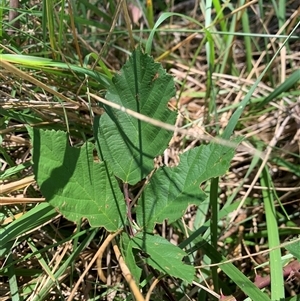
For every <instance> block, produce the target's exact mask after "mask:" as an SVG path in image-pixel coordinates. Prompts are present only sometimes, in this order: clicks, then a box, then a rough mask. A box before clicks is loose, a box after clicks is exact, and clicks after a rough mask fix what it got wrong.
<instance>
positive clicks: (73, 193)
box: [32, 129, 126, 231]
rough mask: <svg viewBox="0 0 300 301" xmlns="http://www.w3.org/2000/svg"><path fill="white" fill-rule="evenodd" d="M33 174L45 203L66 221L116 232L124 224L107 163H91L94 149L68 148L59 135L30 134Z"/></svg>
mask: <svg viewBox="0 0 300 301" xmlns="http://www.w3.org/2000/svg"><path fill="white" fill-rule="evenodd" d="M32 135H33V137H32V138H33V163H34V174H35V177H36V180H37V183H38V184H39V186H40V189H41V192H42V193H43V195H44V196H45V197H46V199H47V201H48V202H49V203H50V204H51V205H52V206H54V207H56V209H57V210H58V211H59V212H61V213H62V214H63V215H64V216H65V217H66V218H67V219H69V220H72V221H75V222H77V221H78V220H79V219H81V218H84V217H85V218H87V219H88V220H89V223H90V225H91V226H93V227H102V226H103V227H105V228H106V229H107V230H108V231H116V230H117V229H119V228H120V227H122V225H123V224H124V222H123V220H124V218H125V215H126V208H125V202H124V198H123V196H122V193H121V191H120V189H119V186H118V184H117V181H116V179H115V178H114V176H113V175H112V173H111V171H110V170H109V168H108V166H107V164H106V163H104V162H101V163H95V162H94V161H93V149H94V146H93V145H92V144H91V143H86V144H84V145H83V146H82V147H81V148H75V147H71V146H70V145H69V142H68V139H67V134H66V133H65V132H62V131H58V132H55V131H44V130H37V129H34V130H33V133H32Z"/></svg>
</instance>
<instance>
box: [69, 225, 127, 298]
mask: <svg viewBox="0 0 300 301" xmlns="http://www.w3.org/2000/svg"><path fill="white" fill-rule="evenodd" d="M121 232H122V229H120V230H119V231H117V232H115V233H113V234H111V233H110V234H109V235H108V236H107V237H106V239H105V241H104V242H103V244H102V245H101V247H100V248H99V250H98V251H97V253H96V254H95V255H94V257H93V259H92V260H91V262H90V263H89V265H88V266H87V268H86V269H85V270H84V272H83V273H82V274H81V276H80V277H79V279H78V281H77V282H76V284H75V286H74V288H73V290H72V292H71V294H70V296H69V298H68V300H67V301H71V300H73V297H74V295H75V293H76V291H77V289H78V287H79V285H80V283H81V282H82V280H83V278H84V276H85V275H86V274H87V272H88V271H89V270H90V268H91V267H92V265H93V264H94V262H95V261H96V260H97V258H98V257H99V256H100V255H101V254H103V253H104V250H105V249H106V248H107V246H108V245H109V243H110V242H111V241H112V239H114V238H115V237H116V236H117V235H118V234H120V233H121ZM100 269H101V266H100ZM98 273H99V267H98Z"/></svg>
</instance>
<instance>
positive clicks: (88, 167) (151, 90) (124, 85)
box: [31, 49, 234, 283]
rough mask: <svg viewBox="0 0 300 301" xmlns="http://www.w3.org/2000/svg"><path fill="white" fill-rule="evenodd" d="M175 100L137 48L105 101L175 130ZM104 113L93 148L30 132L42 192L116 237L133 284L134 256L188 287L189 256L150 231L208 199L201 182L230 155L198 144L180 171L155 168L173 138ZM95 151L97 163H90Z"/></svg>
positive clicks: (164, 78)
mask: <svg viewBox="0 0 300 301" xmlns="http://www.w3.org/2000/svg"><path fill="white" fill-rule="evenodd" d="M174 96H175V86H174V81H173V78H172V77H171V76H170V75H168V74H167V73H166V72H165V70H164V69H163V68H162V66H161V65H160V64H159V63H155V62H154V60H153V59H152V58H151V57H150V56H149V55H147V54H144V53H143V52H142V51H141V50H140V49H137V50H135V51H134V52H133V53H132V55H131V57H130V59H129V60H128V62H127V63H126V64H125V65H124V66H123V68H122V70H121V72H120V74H116V75H115V77H114V78H113V79H112V83H111V85H110V87H109V88H108V91H107V94H106V99H107V100H109V101H111V102H113V103H116V104H118V105H120V106H123V107H125V108H127V109H130V110H132V111H135V112H138V113H140V114H143V115H145V116H148V117H151V118H153V119H156V120H159V121H161V122H164V123H168V124H171V125H173V124H174V123H175V120H176V112H174V111H171V110H169V109H168V107H167V103H168V101H169V100H170V99H171V98H172V97H174ZM104 110H105V113H104V114H103V115H101V116H100V117H96V118H95V120H94V125H93V126H94V138H95V145H94V144H92V143H89V142H88V143H85V144H84V145H83V146H82V147H80V148H75V147H71V146H70V145H69V142H68V141H69V140H68V135H67V133H65V132H62V131H54V130H52V131H50V130H41V129H33V130H32V131H31V136H32V139H33V162H34V173H35V177H36V180H37V183H38V184H39V186H40V189H41V192H42V193H43V195H44V196H45V197H46V199H47V201H48V202H49V203H50V204H51V205H52V206H54V207H55V208H56V209H57V210H58V211H59V212H60V213H62V214H63V215H64V216H65V217H66V218H67V219H69V220H71V221H74V222H78V221H79V220H80V219H82V218H86V219H87V220H88V221H89V223H90V225H91V226H92V227H104V228H105V229H106V230H107V231H108V232H110V233H111V234H113V233H116V232H118V233H120V234H118V235H117V236H116V238H115V241H114V244H115V245H117V246H118V247H119V248H120V249H121V253H122V257H123V258H124V261H125V264H126V266H127V267H128V268H129V270H130V273H131V275H132V278H133V279H134V280H135V282H136V283H139V281H140V277H141V269H140V267H138V266H137V264H136V261H135V260H136V258H135V255H136V254H140V256H139V258H138V260H139V261H140V260H141V258H142V260H143V261H144V263H145V264H147V265H149V266H151V267H152V268H154V269H155V270H157V271H159V272H160V273H161V275H169V276H173V277H177V278H180V279H182V280H184V281H186V282H188V283H191V282H192V281H193V280H194V274H195V268H194V267H193V265H189V264H186V263H184V262H183V261H182V259H183V257H184V256H186V255H187V254H186V253H185V252H184V251H183V250H182V249H180V248H179V247H178V246H175V245H173V244H171V243H170V242H169V241H167V240H166V239H164V238H162V237H161V236H159V235H154V234H153V229H154V227H155V225H156V224H160V223H162V222H163V221H164V220H168V222H169V223H172V222H175V221H176V220H178V219H180V218H181V217H182V216H183V215H184V213H185V210H186V208H187V206H188V205H190V204H196V205H200V204H201V202H202V201H203V200H204V199H205V198H206V197H207V196H206V194H205V193H204V192H203V191H202V190H201V189H200V184H201V183H203V182H205V181H207V180H208V179H210V178H214V177H219V176H221V175H223V174H224V173H225V172H226V170H227V169H228V168H229V164H230V161H231V159H232V157H233V155H234V149H233V148H232V147H227V146H223V145H219V144H214V143H210V144H208V145H201V146H199V147H195V148H194V149H192V150H189V151H187V152H185V153H184V154H182V155H181V156H180V163H179V165H178V166H176V167H167V166H164V167H160V168H158V169H154V158H155V157H156V156H158V155H160V154H162V153H163V151H164V150H165V149H166V148H167V146H168V143H169V141H170V139H171V137H172V132H170V131H167V130H165V129H162V128H160V127H157V126H154V125H152V124H150V123H147V122H144V121H141V120H139V119H136V118H134V117H132V116H131V115H129V114H127V113H126V112H124V111H122V110H117V109H113V108H111V107H110V106H104ZM95 148H96V150H97V153H98V156H99V158H100V162H95V160H94V157H93V151H94V149H95ZM138 183H140V184H142V185H137V184H138ZM135 186H139V187H142V188H138V189H133V188H134V187H135ZM139 189H140V191H137V190H139ZM110 237H112V236H110ZM141 254H142V255H141Z"/></svg>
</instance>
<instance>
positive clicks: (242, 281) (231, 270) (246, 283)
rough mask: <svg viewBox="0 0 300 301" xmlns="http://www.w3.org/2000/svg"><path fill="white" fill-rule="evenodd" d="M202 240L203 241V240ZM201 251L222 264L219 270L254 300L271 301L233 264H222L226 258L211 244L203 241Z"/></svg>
mask: <svg viewBox="0 0 300 301" xmlns="http://www.w3.org/2000/svg"><path fill="white" fill-rule="evenodd" d="M201 240H202V239H201ZM201 249H203V250H204V251H205V253H206V254H207V255H208V256H209V257H210V258H211V259H212V260H213V261H214V262H220V263H221V264H220V265H219V268H220V269H221V270H222V271H223V272H224V273H225V274H226V275H227V276H228V277H230V279H231V280H232V281H233V282H235V283H236V285H237V286H238V287H239V288H240V289H241V290H242V291H243V292H244V293H245V294H247V295H248V296H249V297H250V298H251V299H252V300H255V301H258V300H259V301H270V298H269V297H268V296H267V295H266V294H264V293H263V292H261V291H260V290H259V289H258V288H257V287H256V286H255V285H254V283H253V282H252V281H250V280H249V279H248V278H247V277H246V276H245V275H244V274H243V273H242V272H241V271H240V270H239V269H238V268H236V267H235V266H234V265H233V264H232V263H225V264H222V261H226V259H225V258H224V257H222V255H221V254H220V253H219V252H218V251H217V250H216V249H215V248H214V247H213V246H211V245H210V244H209V243H207V242H206V241H204V240H202V244H201Z"/></svg>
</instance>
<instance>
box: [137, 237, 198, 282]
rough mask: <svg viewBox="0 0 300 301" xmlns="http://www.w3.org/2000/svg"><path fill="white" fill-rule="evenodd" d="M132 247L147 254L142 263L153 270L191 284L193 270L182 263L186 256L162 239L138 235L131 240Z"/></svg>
mask: <svg viewBox="0 0 300 301" xmlns="http://www.w3.org/2000/svg"><path fill="white" fill-rule="evenodd" d="M132 247H133V248H136V249H138V250H140V251H142V252H144V253H147V254H148V255H149V257H147V256H145V258H144V261H145V262H146V263H147V264H149V265H150V266H152V267H153V268H154V269H157V270H158V271H160V272H161V273H163V274H167V275H170V276H173V277H176V278H180V279H182V280H185V281H187V282H188V283H192V281H193V279H194V274H195V269H194V267H193V266H190V265H186V264H184V263H183V262H182V259H183V257H184V256H186V255H187V254H186V253H185V252H184V251H183V250H181V249H180V248H178V247H177V246H174V245H173V244H171V243H170V242H169V241H167V240H166V239H164V238H163V237H161V236H158V235H151V234H148V233H145V232H144V233H138V234H137V235H136V236H135V237H133V238H132Z"/></svg>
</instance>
